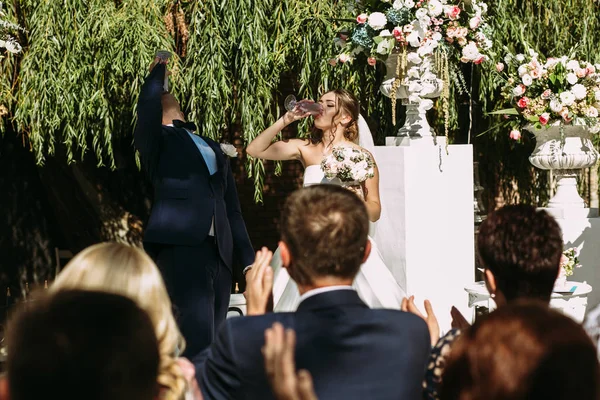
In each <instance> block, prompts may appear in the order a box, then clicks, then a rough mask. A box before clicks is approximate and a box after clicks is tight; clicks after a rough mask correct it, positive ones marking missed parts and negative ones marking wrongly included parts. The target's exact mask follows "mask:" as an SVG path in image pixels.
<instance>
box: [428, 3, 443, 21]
mask: <svg viewBox="0 0 600 400" xmlns="http://www.w3.org/2000/svg"><path fill="white" fill-rule="evenodd" d="M427 9H428V10H429V15H431V16H432V17H437V16H438V15H440V14H441V13H442V12H444V7H443V6H442V3H441V2H440V1H438V0H429V4H427Z"/></svg>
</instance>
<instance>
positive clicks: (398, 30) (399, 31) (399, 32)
mask: <svg viewBox="0 0 600 400" xmlns="http://www.w3.org/2000/svg"><path fill="white" fill-rule="evenodd" d="M392 35H393V36H394V37H395V38H396V39H398V37H402V36H404V33H402V28H400V27H398V26H397V27H395V28H394V29H393V30H392Z"/></svg>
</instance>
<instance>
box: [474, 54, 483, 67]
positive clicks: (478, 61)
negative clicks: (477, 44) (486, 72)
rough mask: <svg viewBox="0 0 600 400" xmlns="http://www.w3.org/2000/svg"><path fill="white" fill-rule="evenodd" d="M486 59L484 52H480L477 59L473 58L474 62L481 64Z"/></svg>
mask: <svg viewBox="0 0 600 400" xmlns="http://www.w3.org/2000/svg"><path fill="white" fill-rule="evenodd" d="M484 61H485V56H484V55H483V54H480V55H479V57H477V58H476V59H475V60H473V64H477V65H479V64H481V63H482V62H484Z"/></svg>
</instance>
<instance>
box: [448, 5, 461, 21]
mask: <svg viewBox="0 0 600 400" xmlns="http://www.w3.org/2000/svg"><path fill="white" fill-rule="evenodd" d="M459 15H460V7H459V6H449V7H446V16H448V18H450V19H452V20H454V19H457V18H458V16H459Z"/></svg>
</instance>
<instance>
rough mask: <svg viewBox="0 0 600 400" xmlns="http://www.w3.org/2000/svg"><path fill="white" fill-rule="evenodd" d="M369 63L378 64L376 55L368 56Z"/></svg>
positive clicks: (371, 64)
mask: <svg viewBox="0 0 600 400" xmlns="http://www.w3.org/2000/svg"><path fill="white" fill-rule="evenodd" d="M367 64H369V65H370V66H372V67H374V66H375V64H377V59H376V58H375V57H369V58H367Z"/></svg>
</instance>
